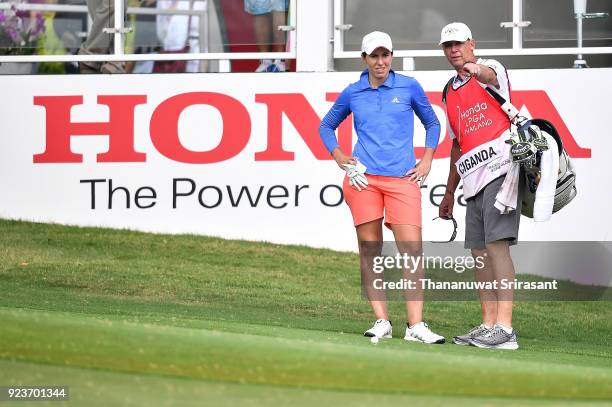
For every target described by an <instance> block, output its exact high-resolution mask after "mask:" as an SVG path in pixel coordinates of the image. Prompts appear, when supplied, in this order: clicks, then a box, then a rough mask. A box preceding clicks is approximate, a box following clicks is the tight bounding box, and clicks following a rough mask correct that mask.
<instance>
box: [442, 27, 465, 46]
mask: <svg viewBox="0 0 612 407" xmlns="http://www.w3.org/2000/svg"><path fill="white" fill-rule="evenodd" d="M471 39H472V32H471V31H470V28H469V27H468V26H467V25H465V24H463V23H450V24H448V25H446V26H444V28H443V29H442V33H441V34H440V43H439V44H438V45H442V44H444V43H445V42H448V41H459V42H465V41H467V40H471Z"/></svg>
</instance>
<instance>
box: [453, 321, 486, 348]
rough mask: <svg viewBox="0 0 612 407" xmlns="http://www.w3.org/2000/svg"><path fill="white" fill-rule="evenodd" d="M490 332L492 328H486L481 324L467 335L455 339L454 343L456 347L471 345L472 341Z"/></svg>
mask: <svg viewBox="0 0 612 407" xmlns="http://www.w3.org/2000/svg"><path fill="white" fill-rule="evenodd" d="M490 330H491V328H487V327H486V326H484V324H480V325H478V326H475V327H474V328H472V329H471V330H470V332H468V333H466V334H465V335H459V336H455V337H453V343H454V344H456V345H469V344H470V342H471V341H472V339H474V338H476V337H478V336H480V335H484V334H486V333H487V332H489V331H490Z"/></svg>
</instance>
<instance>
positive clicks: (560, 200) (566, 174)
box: [486, 87, 578, 218]
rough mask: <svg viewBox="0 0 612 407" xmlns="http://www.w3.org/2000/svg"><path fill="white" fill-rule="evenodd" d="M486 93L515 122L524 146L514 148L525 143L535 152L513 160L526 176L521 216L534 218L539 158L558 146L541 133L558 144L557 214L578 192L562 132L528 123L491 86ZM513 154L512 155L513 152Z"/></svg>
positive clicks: (537, 122) (535, 121)
mask: <svg viewBox="0 0 612 407" xmlns="http://www.w3.org/2000/svg"><path fill="white" fill-rule="evenodd" d="M486 90H487V92H489V94H491V96H493V98H494V99H495V100H496V101H497V102H498V103H499V104H500V105H501V106H502V109H503V110H504V112H506V113H507V114H508V117H509V118H510V121H512V122H514V123H516V126H517V133H518V134H517V136H518V140H519V141H522V142H523V143H520V142H519V143H515V144H514V145H513V148H514V147H520V146H519V144H526V145H529V146H530V148H528V150H530V151H532V152H533V155H532V156H530V154H529V153H527V154H524V152H523V151H518V152H517V153H519V154H517V155H516V156H515V155H514V154H513V159H514V160H515V161H519V162H521V167H522V168H521V173H522V175H523V176H524V177H525V182H524V190H523V201H522V204H523V205H522V209H521V214H522V215H525V216H527V217H528V218H533V205H534V202H535V195H536V190H537V188H538V182H539V180H540V158H541V156H542V151H544V150H547V149H549V148H554V147H555V146H548V143H546V138H545V137H544V136H543V135H542V133H547V134H548V135H550V136H551V137H552V138H553V139H554V140H555V141H556V142H557V145H556V147H557V151H558V153H559V173H558V175H557V186H556V190H555V200H554V204H553V213H555V212H558V211H559V210H561V208H563V207H565V206H566V205H567V204H568V203H570V202H571V201H572V200H573V199H574V198H575V197H576V195H577V194H578V190H577V189H576V170H575V168H574V166H573V165H572V161H571V160H570V157H569V155H568V154H567V152H566V151H565V149H564V148H563V141H562V140H561V137H560V136H559V132H558V131H557V129H555V126H553V124H552V123H551V122H549V121H548V120H545V119H531V120H527V119H526V118H524V117H521V116H519V110H518V109H517V108H516V107H514V106H513V105H512V104H511V103H510V102H509V101H506V100H505V99H504V98H503V97H502V96H501V95H500V94H499V93H497V92H495V91H494V90H493V89H491V88H489V87H487V88H486ZM510 144H512V143H510ZM510 151H511V152H512V149H511V150H510ZM520 153H523V154H520ZM527 156H529V157H527Z"/></svg>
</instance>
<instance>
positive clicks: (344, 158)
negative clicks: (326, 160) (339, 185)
mask: <svg viewBox="0 0 612 407" xmlns="http://www.w3.org/2000/svg"><path fill="white" fill-rule="evenodd" d="M332 157H334V160H336V164H338V167H340V168H341V169H342V170H343V171H344V170H345V168H344V166H343V165H344V164H353V165H355V164H357V160H356V159H355V157H352V156H350V155H346V154H344V153H343V152H342V150H340V148H338V147H336V148H335V149H334V151H332Z"/></svg>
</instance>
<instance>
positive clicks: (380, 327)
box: [363, 319, 393, 338]
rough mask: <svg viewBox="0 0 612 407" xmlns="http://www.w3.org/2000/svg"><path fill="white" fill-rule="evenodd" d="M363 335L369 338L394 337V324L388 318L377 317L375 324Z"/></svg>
mask: <svg viewBox="0 0 612 407" xmlns="http://www.w3.org/2000/svg"><path fill="white" fill-rule="evenodd" d="M363 336H367V337H369V338H371V337H373V336H375V337H377V338H392V337H393V326H392V325H391V321H387V320H386V319H377V320H376V322H374V326H373V327H372V328H370V329H368V330H367V331H365V332H364V333H363Z"/></svg>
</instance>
